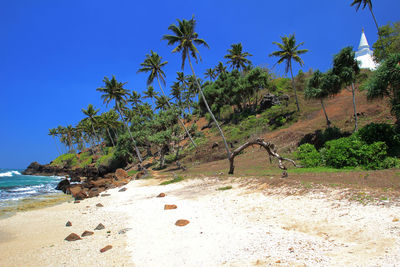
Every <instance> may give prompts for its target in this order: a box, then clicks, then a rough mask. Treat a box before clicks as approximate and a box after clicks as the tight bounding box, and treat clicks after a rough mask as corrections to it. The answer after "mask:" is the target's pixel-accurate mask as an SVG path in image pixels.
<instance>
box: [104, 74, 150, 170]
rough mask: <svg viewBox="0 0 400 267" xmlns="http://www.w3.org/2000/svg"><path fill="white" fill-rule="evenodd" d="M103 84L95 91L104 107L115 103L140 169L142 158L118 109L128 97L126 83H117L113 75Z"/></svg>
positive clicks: (105, 79)
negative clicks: (99, 95) (100, 94)
mask: <svg viewBox="0 0 400 267" xmlns="http://www.w3.org/2000/svg"><path fill="white" fill-rule="evenodd" d="M103 82H104V87H99V88H97V89H96V90H97V91H99V92H102V93H103V94H102V96H101V98H102V99H103V101H104V103H106V105H108V103H110V102H111V101H113V100H114V101H115V107H116V109H117V110H118V112H119V115H120V116H121V119H122V121H123V122H124V125H125V127H126V129H127V130H128V132H129V136H130V137H131V139H132V142H133V145H134V147H135V152H136V155H137V157H138V159H139V168H140V169H141V168H142V162H143V159H142V156H141V154H140V151H139V149H138V147H137V146H136V141H135V139H134V138H133V136H132V132H131V130H130V129H129V126H128V124H127V122H126V121H125V118H124V115H123V113H122V111H121V107H120V106H121V104H122V105H125V104H126V97H127V95H128V91H127V90H126V89H125V88H124V85H125V84H126V82H125V83H122V82H118V81H117V79H116V78H115V76H114V75H113V76H112V78H111V80H110V79H108V77H107V76H105V77H104V79H103Z"/></svg>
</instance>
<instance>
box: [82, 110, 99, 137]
mask: <svg viewBox="0 0 400 267" xmlns="http://www.w3.org/2000/svg"><path fill="white" fill-rule="evenodd" d="M99 110H100V109H97V110H96V109H95V108H94V107H93V105H92V104H89V105H88V107H87V109H82V112H83V114H85V115H86V116H87V117H88V118H89V120H90V122H91V125H92V130H93V135H94V137H95V138H96V139H97V141H100V140H99V138H98V137H97V133H96V130H95V129H94V125H95V123H96V119H95V116H96V114H97V113H98V112H99Z"/></svg>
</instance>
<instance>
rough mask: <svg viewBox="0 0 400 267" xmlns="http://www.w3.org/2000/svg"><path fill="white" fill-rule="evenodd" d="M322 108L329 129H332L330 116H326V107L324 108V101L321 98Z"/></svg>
mask: <svg viewBox="0 0 400 267" xmlns="http://www.w3.org/2000/svg"><path fill="white" fill-rule="evenodd" d="M321 106H322V110H323V111H324V114H325V119H326V124H327V125H328V127H331V121H330V120H329V118H328V114H326V110H325V106H324V99H322V98H321Z"/></svg>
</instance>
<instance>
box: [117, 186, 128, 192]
mask: <svg viewBox="0 0 400 267" xmlns="http://www.w3.org/2000/svg"><path fill="white" fill-rule="evenodd" d="M126 190H127V188H126V187H123V188H121V189H120V190H118V192H125V191H126Z"/></svg>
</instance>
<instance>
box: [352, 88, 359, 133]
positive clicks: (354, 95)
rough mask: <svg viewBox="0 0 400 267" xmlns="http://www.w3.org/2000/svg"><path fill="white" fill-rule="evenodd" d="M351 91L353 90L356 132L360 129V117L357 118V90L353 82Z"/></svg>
mask: <svg viewBox="0 0 400 267" xmlns="http://www.w3.org/2000/svg"><path fill="white" fill-rule="evenodd" d="M351 89H352V90H351V91H352V92H353V108H354V121H355V125H354V131H355V132H356V131H357V130H358V118H357V109H356V92H355V90H354V83H351Z"/></svg>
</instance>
